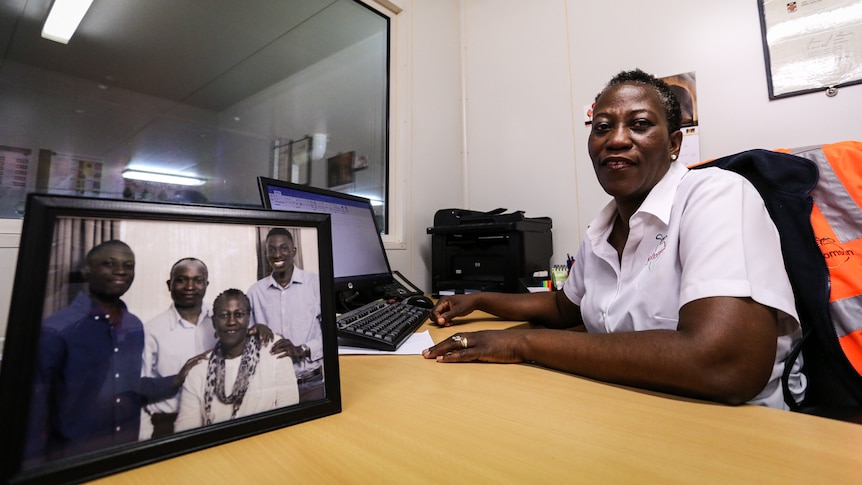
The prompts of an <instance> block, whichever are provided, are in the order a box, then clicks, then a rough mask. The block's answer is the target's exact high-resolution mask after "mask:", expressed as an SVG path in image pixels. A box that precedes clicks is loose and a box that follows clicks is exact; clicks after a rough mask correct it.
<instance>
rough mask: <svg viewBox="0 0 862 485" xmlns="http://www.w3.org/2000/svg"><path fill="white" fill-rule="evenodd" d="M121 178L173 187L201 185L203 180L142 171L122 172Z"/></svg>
mask: <svg viewBox="0 0 862 485" xmlns="http://www.w3.org/2000/svg"><path fill="white" fill-rule="evenodd" d="M123 178H126V179H132V180H143V181H145V182H159V183H163V184H174V185H203V184H205V183H206V180H205V179H202V178H198V177H192V176H189V175H178V174H172V173H158V172H146V171H143V170H132V169H126V170H123Z"/></svg>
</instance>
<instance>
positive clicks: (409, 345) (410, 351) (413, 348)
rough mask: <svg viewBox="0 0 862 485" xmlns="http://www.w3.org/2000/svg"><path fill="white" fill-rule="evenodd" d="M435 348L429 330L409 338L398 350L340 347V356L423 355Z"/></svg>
mask: <svg viewBox="0 0 862 485" xmlns="http://www.w3.org/2000/svg"><path fill="white" fill-rule="evenodd" d="M433 346H434V341H433V340H431V335H429V334H428V330H426V331H424V332H416V333H414V334H413V335H411V336H409V337H407V340H405V341H404V343H403V344H401V347H398V350H394V351H391V352H390V351H386V350H374V349H363V348H359V347H341V346H339V347H338V355H356V354H373V355H422V351H423V350H425V349H427V348H429V347H433Z"/></svg>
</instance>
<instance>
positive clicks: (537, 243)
mask: <svg viewBox="0 0 862 485" xmlns="http://www.w3.org/2000/svg"><path fill="white" fill-rule="evenodd" d="M551 226H552V222H551V218H549V217H526V216H525V215H524V212H523V211H514V212H508V213H507V212H506V209H502V208H501V209H494V210H492V211H488V212H480V211H472V210H465V209H441V210H438V211H437V212H436V213H435V215H434V226H433V227H429V228H427V233H428V234H430V235H431V292H432V293H433V294H435V295H439V294H440V292H441V291H444V292H447V291H451V292H454V293H464V292H473V291H500V292H504V293H517V292H519V291H520V287H519V279H520V278H526V277H531V276H533V274H534V273H535V272H537V271H548V270H549V269H550V262H551V256H552V254H553V240H552V237H551Z"/></svg>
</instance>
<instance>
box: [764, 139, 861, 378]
mask: <svg viewBox="0 0 862 485" xmlns="http://www.w3.org/2000/svg"><path fill="white" fill-rule="evenodd" d="M776 151H779V152H784V153H790V154H792V155H796V156H799V157H803V158H807V159H809V160H811V161H813V162H815V163H816V164H817V167H818V169H819V171H820V180H819V182H818V183H817V186H816V187H815V188H814V190H813V191H812V192H811V197H812V198H813V199H814V208H813V210H812V212H811V225H812V227H813V229H814V235H815V237H816V238H817V243H818V245H819V246H820V249H821V251H822V253H823V258H824V259H825V260H826V266H827V267H828V269H829V280H830V295H829V311H830V314H831V317H832V322H833V325H834V327H835V332H836V336H837V338H838V341H839V343H840V345H841V349H842V350H843V351H844V355H845V356H846V357H847V360H849V361H850V363H851V364H852V365H853V367H854V368H855V369H856V372H857V373H858V374H859V375H862V142H858V141H844V142H839V143H832V144H827V145H818V146H813V147H805V148H795V149H779V150H776Z"/></svg>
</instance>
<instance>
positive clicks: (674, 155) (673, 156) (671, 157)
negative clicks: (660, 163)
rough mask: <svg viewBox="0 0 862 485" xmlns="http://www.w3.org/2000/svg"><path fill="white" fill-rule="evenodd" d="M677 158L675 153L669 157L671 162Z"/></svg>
mask: <svg viewBox="0 0 862 485" xmlns="http://www.w3.org/2000/svg"><path fill="white" fill-rule="evenodd" d="M677 156H678V155H677V154H676V153H672V154H671V155H670V159H671V160H673V161H676V157H677Z"/></svg>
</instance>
